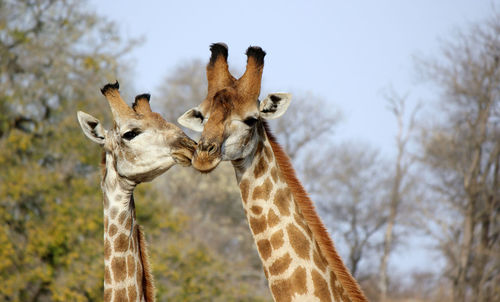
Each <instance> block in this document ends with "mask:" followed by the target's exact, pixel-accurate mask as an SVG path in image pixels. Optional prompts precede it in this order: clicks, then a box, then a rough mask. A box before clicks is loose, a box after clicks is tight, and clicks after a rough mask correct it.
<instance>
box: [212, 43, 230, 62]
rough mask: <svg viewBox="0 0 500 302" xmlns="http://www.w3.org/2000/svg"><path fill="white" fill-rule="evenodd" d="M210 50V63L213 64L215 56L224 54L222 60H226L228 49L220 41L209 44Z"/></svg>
mask: <svg viewBox="0 0 500 302" xmlns="http://www.w3.org/2000/svg"><path fill="white" fill-rule="evenodd" d="M210 51H211V52H212V55H211V56H210V64H214V63H215V61H216V60H217V57H219V56H220V55H222V56H224V60H226V61H227V56H228V49H227V45H226V44H224V43H221V42H219V43H214V44H212V45H210Z"/></svg>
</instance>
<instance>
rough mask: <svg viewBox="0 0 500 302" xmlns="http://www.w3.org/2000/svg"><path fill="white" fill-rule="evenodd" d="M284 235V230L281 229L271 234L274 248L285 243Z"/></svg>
mask: <svg viewBox="0 0 500 302" xmlns="http://www.w3.org/2000/svg"><path fill="white" fill-rule="evenodd" d="M283 236H284V235H283V230H279V231H277V232H275V233H274V234H273V235H272V236H271V245H272V247H273V249H275V250H277V249H279V248H280V247H281V246H282V245H283V243H284V242H285V241H284V240H283Z"/></svg>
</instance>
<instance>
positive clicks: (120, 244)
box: [101, 156, 152, 301]
mask: <svg viewBox="0 0 500 302" xmlns="http://www.w3.org/2000/svg"><path fill="white" fill-rule="evenodd" d="M106 159H107V160H106V170H105V174H104V177H103V180H102V183H101V187H102V190H103V195H104V196H103V197H104V202H103V203H104V301H150V300H149V299H147V298H148V293H147V292H146V291H147V286H148V283H150V282H152V279H151V281H150V280H146V279H147V277H149V278H150V277H151V276H150V275H149V264H148V262H147V258H145V257H147V251H146V248H145V245H144V242H145V241H144V238H143V234H142V230H141V228H140V226H139V225H138V224H137V223H136V218H135V204H134V197H133V190H134V188H135V185H136V184H134V183H133V182H131V181H129V180H127V179H124V178H121V177H120V176H119V175H118V173H117V172H116V170H114V164H113V163H112V158H108V156H107V158H106ZM151 284H152V283H151Z"/></svg>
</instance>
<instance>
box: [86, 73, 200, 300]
mask: <svg viewBox="0 0 500 302" xmlns="http://www.w3.org/2000/svg"><path fill="white" fill-rule="evenodd" d="M118 89H119V84H118V82H116V83H115V84H107V85H106V86H104V88H102V89H101V92H102V94H103V95H104V96H105V98H106V99H107V101H108V103H109V105H110V107H111V112H112V115H113V120H114V126H113V128H112V129H110V130H105V129H104V128H103V127H102V125H101V123H100V121H99V120H98V119H96V118H95V117H93V116H91V115H89V114H87V113H84V112H81V111H79V112H78V114H77V116H78V122H79V123H80V126H81V128H82V130H83V132H84V134H85V135H86V136H87V137H88V138H90V139H91V140H92V141H93V142H95V143H97V144H99V145H100V146H101V147H102V148H103V158H102V163H101V164H102V165H101V166H102V181H101V189H102V191H103V205H104V266H105V268H104V301H148V302H149V301H154V300H155V297H154V283H153V276H152V274H151V270H150V265H149V258H148V252H147V246H146V241H145V238H144V233H143V230H142V227H140V226H139V225H138V224H137V222H136V217H135V203H134V196H133V192H134V188H135V187H136V186H137V185H138V184H139V183H141V182H145V181H151V180H153V179H154V178H155V177H157V176H159V175H160V174H162V173H163V172H165V171H167V170H168V169H169V168H170V167H172V166H173V165H175V164H176V163H179V164H182V165H184V166H188V165H190V164H191V156H192V153H193V151H194V148H195V146H196V143H195V142H194V141H192V140H191V139H190V138H188V137H187V136H186V135H185V134H184V132H182V131H181V129H179V128H178V127H177V126H175V125H173V124H170V123H168V122H166V121H165V120H164V119H163V118H162V117H161V116H160V115H159V114H158V113H155V112H152V111H151V108H150V105H149V98H150V96H149V94H142V95H138V96H137V97H136V98H135V102H134V104H133V106H132V108H130V107H129V106H128V105H127V104H126V103H125V102H124V101H123V99H122V98H121V96H120V93H119V91H118Z"/></svg>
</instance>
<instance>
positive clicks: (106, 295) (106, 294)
mask: <svg viewBox="0 0 500 302" xmlns="http://www.w3.org/2000/svg"><path fill="white" fill-rule="evenodd" d="M111 294H112V291H111V288H108V289H105V290H104V302H110V301H111Z"/></svg>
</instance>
